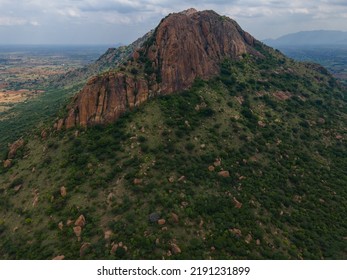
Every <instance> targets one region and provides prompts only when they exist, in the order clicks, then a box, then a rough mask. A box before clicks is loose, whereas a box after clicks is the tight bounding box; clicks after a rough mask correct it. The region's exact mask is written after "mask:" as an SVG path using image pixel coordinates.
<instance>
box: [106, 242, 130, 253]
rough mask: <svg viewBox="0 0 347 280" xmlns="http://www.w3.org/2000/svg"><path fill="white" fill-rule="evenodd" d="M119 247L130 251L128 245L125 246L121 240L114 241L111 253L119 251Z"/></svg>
mask: <svg viewBox="0 0 347 280" xmlns="http://www.w3.org/2000/svg"><path fill="white" fill-rule="evenodd" d="M118 248H122V249H123V250H124V251H125V252H127V251H128V247H127V246H125V245H124V244H123V242H119V243H112V248H111V251H110V253H111V254H112V255H113V254H114V253H115V252H116V251H117V249H118Z"/></svg>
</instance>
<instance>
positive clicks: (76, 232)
mask: <svg viewBox="0 0 347 280" xmlns="http://www.w3.org/2000/svg"><path fill="white" fill-rule="evenodd" d="M73 232H74V233H75V235H76V237H77V240H78V241H81V234H82V227H80V226H76V227H74V228H73Z"/></svg>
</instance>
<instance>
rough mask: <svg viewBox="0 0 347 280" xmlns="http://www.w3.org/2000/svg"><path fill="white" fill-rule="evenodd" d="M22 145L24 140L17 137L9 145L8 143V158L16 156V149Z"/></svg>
mask: <svg viewBox="0 0 347 280" xmlns="http://www.w3.org/2000/svg"><path fill="white" fill-rule="evenodd" d="M23 146H24V140H23V139H18V140H17V141H15V142H13V143H12V144H11V145H9V152H8V156H7V158H8V159H12V158H14V157H15V156H16V154H17V151H18V150H19V149H20V148H22V147H23Z"/></svg>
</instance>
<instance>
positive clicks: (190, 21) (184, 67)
mask: <svg viewBox="0 0 347 280" xmlns="http://www.w3.org/2000/svg"><path fill="white" fill-rule="evenodd" d="M151 42H152V43H151V44H150V45H146V46H143V47H142V48H141V52H139V51H135V52H134V53H133V61H128V65H129V66H130V67H131V69H134V71H130V73H129V70H121V71H118V72H115V71H109V72H107V73H104V74H102V75H99V76H97V77H93V78H91V79H90V80H89V81H88V83H87V84H86V86H85V87H84V88H83V89H82V90H81V91H80V92H79V93H78V94H77V96H76V97H75V99H74V102H73V104H72V105H71V106H70V108H69V113H68V116H67V117H66V118H65V120H59V121H58V122H57V123H56V125H55V127H56V128H57V130H60V129H61V128H62V127H63V125H65V127H66V128H70V127H74V126H77V125H81V126H89V125H95V124H101V123H110V122H113V121H115V120H116V119H118V118H119V116H120V115H122V114H123V113H124V112H125V111H128V110H132V109H133V108H134V107H137V106H139V105H140V104H142V103H143V102H145V101H146V100H148V99H149V98H151V97H152V96H156V95H163V94H170V93H173V92H176V91H181V90H184V89H187V88H189V87H190V86H191V85H192V84H193V82H194V81H195V80H196V78H202V79H208V78H211V77H213V76H215V75H218V74H219V71H220V68H219V65H220V62H221V61H223V59H225V58H231V59H240V57H241V55H242V54H245V53H250V54H254V55H256V56H259V57H261V56H262V55H261V54H260V53H259V52H258V51H256V50H255V48H254V45H255V39H254V38H253V37H252V36H251V35H250V34H248V33H247V32H245V31H243V30H242V29H241V27H240V26H239V25H238V24H237V23H236V22H235V21H234V20H232V19H229V18H227V17H221V16H220V15H218V14H217V13H215V12H213V11H202V12H197V11H195V10H187V11H184V12H181V13H174V14H171V15H169V16H168V17H166V18H165V19H164V20H162V22H161V23H160V25H159V26H158V28H157V29H156V31H155V32H154V33H153V38H152V39H151ZM141 56H145V59H146V60H147V62H148V63H149V64H150V63H151V68H152V71H151V73H148V72H146V73H142V70H141V69H143V65H139V64H140V63H142V62H141V59H140V57H141ZM128 69H129V67H128Z"/></svg>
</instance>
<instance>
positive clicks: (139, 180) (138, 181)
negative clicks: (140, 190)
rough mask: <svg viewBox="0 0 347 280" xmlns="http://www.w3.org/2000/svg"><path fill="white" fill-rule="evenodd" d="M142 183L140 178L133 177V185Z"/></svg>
mask: <svg viewBox="0 0 347 280" xmlns="http://www.w3.org/2000/svg"><path fill="white" fill-rule="evenodd" d="M141 184H142V179H138V178H135V179H134V185H141Z"/></svg>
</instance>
